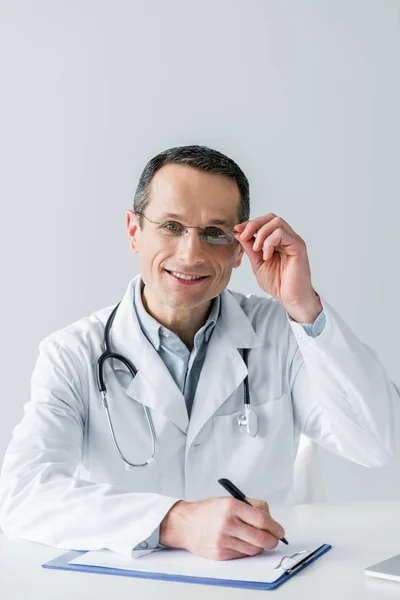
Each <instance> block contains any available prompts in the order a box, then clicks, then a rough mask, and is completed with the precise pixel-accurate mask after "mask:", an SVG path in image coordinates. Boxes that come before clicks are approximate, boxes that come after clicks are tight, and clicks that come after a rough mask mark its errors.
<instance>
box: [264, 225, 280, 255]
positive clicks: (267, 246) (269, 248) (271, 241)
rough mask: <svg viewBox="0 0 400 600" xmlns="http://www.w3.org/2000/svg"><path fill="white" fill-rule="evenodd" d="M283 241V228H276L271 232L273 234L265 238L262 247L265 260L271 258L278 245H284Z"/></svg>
mask: <svg viewBox="0 0 400 600" xmlns="http://www.w3.org/2000/svg"><path fill="white" fill-rule="evenodd" d="M282 242H283V232H282V230H281V229H276V230H275V231H274V233H271V235H270V236H269V237H268V238H267V239H266V240H264V243H263V247H262V252H263V259H264V260H265V261H267V260H270V258H272V256H273V254H274V252H275V250H276V249H277V248H278V246H281V245H282Z"/></svg>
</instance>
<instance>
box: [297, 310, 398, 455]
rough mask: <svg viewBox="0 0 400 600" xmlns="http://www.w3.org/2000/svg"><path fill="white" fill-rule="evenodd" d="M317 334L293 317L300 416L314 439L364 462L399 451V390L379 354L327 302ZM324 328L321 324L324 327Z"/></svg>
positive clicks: (303, 426)
mask: <svg viewBox="0 0 400 600" xmlns="http://www.w3.org/2000/svg"><path fill="white" fill-rule="evenodd" d="M323 308H324V312H323V313H321V315H320V316H319V317H318V319H317V321H316V322H315V324H314V325H317V322H319V324H321V321H322V324H323V320H324V318H325V320H326V322H325V325H324V327H323V329H322V331H320V333H319V335H317V336H316V337H314V338H312V337H310V336H309V335H307V333H305V331H304V326H302V325H301V324H299V323H296V322H294V321H293V320H292V319H291V318H290V316H289V315H288V320H289V322H290V325H291V328H292V331H293V333H294V335H295V338H296V342H297V344H298V347H297V349H296V351H295V353H294V357H293V361H292V365H291V390H292V398H293V405H294V410H295V420H296V421H297V422H298V423H299V424H300V427H301V429H302V431H303V432H304V433H305V434H306V435H307V436H309V437H310V438H312V439H314V440H316V441H318V442H320V443H321V444H322V445H324V446H325V447H327V448H328V449H330V450H333V451H334V452H336V453H337V454H340V455H342V456H344V457H345V458H348V459H349V460H353V461H354V462H357V463H360V464H363V465H365V466H379V465H383V464H385V463H387V462H388V461H389V460H390V459H391V458H392V457H394V456H396V455H397V454H399V452H400V436H399V435H398V431H399V430H400V394H399V389H398V388H397V387H396V386H395V384H394V383H392V382H391V381H390V379H389V378H388V376H387V374H386V372H385V370H384V368H383V366H382V364H381V362H380V360H379V357H378V355H377V353H376V352H375V351H374V350H373V349H371V348H369V347H368V346H367V345H365V344H363V343H362V342H361V341H360V340H359V339H358V338H357V337H356V336H355V335H354V333H353V332H352V331H351V330H350V328H349V327H348V326H347V325H346V323H345V322H344V321H343V320H342V319H341V317H340V316H339V315H338V314H337V313H336V311H335V310H334V309H333V308H332V307H331V306H330V305H329V304H328V303H327V302H326V301H323ZM320 330H321V327H320Z"/></svg>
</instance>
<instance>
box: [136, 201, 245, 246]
mask: <svg viewBox="0 0 400 600" xmlns="http://www.w3.org/2000/svg"><path fill="white" fill-rule="evenodd" d="M135 214H136V215H139V216H141V217H144V218H145V219H146V221H149V223H153V224H154V225H162V224H163V222H162V221H152V220H151V219H149V218H148V217H146V215H145V214H144V213H143V212H140V211H138V210H137V211H135ZM168 222H169V221H166V223H168ZM171 222H177V221H174V220H173V219H171ZM180 225H182V227H184V228H185V231H183V232H182V233H179V234H178V235H172V236H165V237H170V238H171V239H173V238H179V237H183V236H184V235H186V236H187V235H188V234H189V229H198V230H199V237H200V239H201V240H202V241H203V242H205V243H206V244H209V245H210V246H228V245H230V244H233V243H234V242H235V241H236V238H235V233H236V232H235V230H234V229H231V230H230V231H229V232H228V233H224V236H225V239H227V241H213V242H210V241H209V240H207V239H205V234H204V231H205V230H206V229H208V228H209V227H216V228H217V229H218V227H217V226H216V225H215V226H214V225H208V226H207V227H199V226H198V225H184V224H183V223H180Z"/></svg>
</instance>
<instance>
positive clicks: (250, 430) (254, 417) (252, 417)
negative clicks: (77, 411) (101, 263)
mask: <svg viewBox="0 0 400 600" xmlns="http://www.w3.org/2000/svg"><path fill="white" fill-rule="evenodd" d="M118 306H119V303H118V304H117V306H116V307H115V308H114V309H113V311H112V312H111V314H110V316H109V317H108V319H107V323H106V326H105V329H104V352H103V354H102V355H101V356H100V358H99V359H98V361H97V371H96V372H97V385H98V387H99V391H100V393H101V397H102V403H103V407H104V410H105V411H106V415H107V422H108V426H109V429H110V433H111V437H112V440H113V443H114V446H115V449H116V450H117V452H118V454H119V456H120V457H121V459H122V460H123V462H124V464H125V468H126V469H131V468H134V467H147V466H148V465H149V464H150V463H152V462H153V460H154V459H155V455H156V434H155V431H154V425H153V421H152V418H151V415H150V412H149V409H148V407H147V406H145V405H144V404H142V408H143V411H144V415H145V418H146V422H147V426H148V428H149V431H150V435H151V456H150V458H148V459H147V460H146V461H145V462H143V463H132V462H130V461H129V460H127V459H126V458H125V456H124V454H123V453H122V451H121V449H120V447H119V445H118V442H117V440H116V437H115V431H114V427H113V423H112V420H111V415H110V410H109V407H108V402H107V388H106V384H105V383H104V363H105V362H106V361H107V360H109V359H114V360H119V361H120V362H122V363H123V364H124V365H125V366H126V368H127V369H128V371H129V372H130V374H131V375H132V377H133V378H135V377H136V374H137V369H136V368H135V367H134V365H133V364H132V363H131V361H130V360H128V359H127V358H126V357H125V356H122V354H117V353H116V352H112V350H111V343H110V331H111V326H112V324H113V321H114V318H115V315H116V312H117V309H118ZM247 355H248V349H247V348H244V349H243V360H244V362H245V365H246V367H247ZM237 422H238V426H239V429H240V431H243V432H246V433H247V434H248V435H249V436H250V437H255V436H256V435H257V433H258V414H257V412H256V410H255V409H254V408H252V407H251V406H250V393H249V376H248V374H247V375H246V378H245V380H244V412H243V413H242V414H241V415H240V416H239V417H238V419H237Z"/></svg>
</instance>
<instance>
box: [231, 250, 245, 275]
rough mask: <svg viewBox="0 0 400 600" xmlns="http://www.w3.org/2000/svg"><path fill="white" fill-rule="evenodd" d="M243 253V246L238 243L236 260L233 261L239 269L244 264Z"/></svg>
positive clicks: (234, 265) (234, 266)
mask: <svg viewBox="0 0 400 600" xmlns="http://www.w3.org/2000/svg"><path fill="white" fill-rule="evenodd" d="M243 254H244V249H243V246H242V245H241V244H238V248H237V249H236V257H235V261H234V263H233V268H234V269H237V268H238V267H240V265H241V264H242V259H243Z"/></svg>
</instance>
